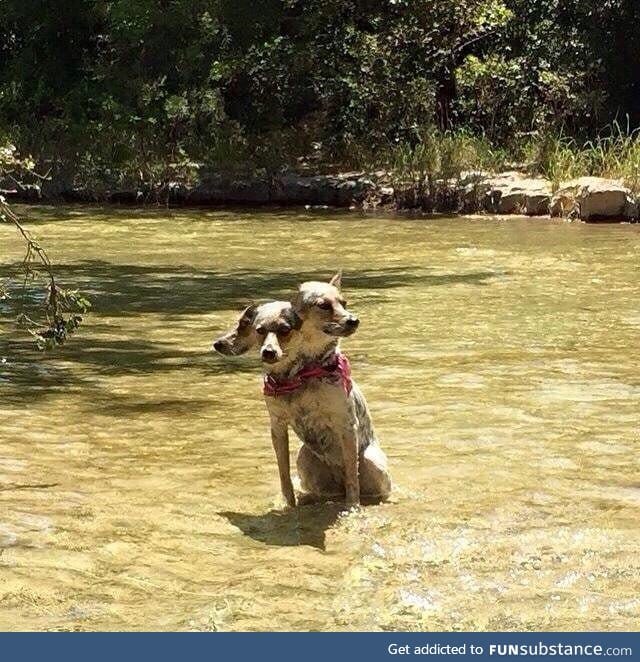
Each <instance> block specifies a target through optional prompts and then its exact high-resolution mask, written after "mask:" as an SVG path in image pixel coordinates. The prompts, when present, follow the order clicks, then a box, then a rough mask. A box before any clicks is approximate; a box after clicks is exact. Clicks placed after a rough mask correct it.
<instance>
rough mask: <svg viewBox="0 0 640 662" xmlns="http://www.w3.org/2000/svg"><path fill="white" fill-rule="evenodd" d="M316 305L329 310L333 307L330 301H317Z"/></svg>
mask: <svg viewBox="0 0 640 662" xmlns="http://www.w3.org/2000/svg"><path fill="white" fill-rule="evenodd" d="M316 306H318V308H321V309H322V310H331V309H332V308H333V305H332V304H331V301H318V303H317V304H316Z"/></svg>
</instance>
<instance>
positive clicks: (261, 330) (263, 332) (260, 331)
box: [256, 326, 267, 336]
mask: <svg viewBox="0 0 640 662" xmlns="http://www.w3.org/2000/svg"><path fill="white" fill-rule="evenodd" d="M256 333H257V334H258V335H259V336H264V335H266V333H267V330H266V329H265V328H264V326H259V327H258V328H257V329H256Z"/></svg>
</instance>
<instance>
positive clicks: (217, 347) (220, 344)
mask: <svg viewBox="0 0 640 662" xmlns="http://www.w3.org/2000/svg"><path fill="white" fill-rule="evenodd" d="M223 347H224V343H223V342H222V340H216V341H215V342H214V343H213V349H215V350H216V352H221V351H222V348H223Z"/></svg>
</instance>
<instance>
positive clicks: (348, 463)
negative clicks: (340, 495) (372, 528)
mask: <svg viewBox="0 0 640 662" xmlns="http://www.w3.org/2000/svg"><path fill="white" fill-rule="evenodd" d="M342 460H343V462H344V487H345V492H346V495H345V502H346V504H347V506H357V505H359V503H360V480H359V478H358V438H357V436H356V433H355V430H354V429H353V428H350V429H349V430H347V431H346V432H345V434H343V435H342Z"/></svg>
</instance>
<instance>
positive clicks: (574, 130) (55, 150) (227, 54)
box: [0, 0, 640, 199]
mask: <svg viewBox="0 0 640 662" xmlns="http://www.w3.org/2000/svg"><path fill="white" fill-rule="evenodd" d="M639 23H640V4H639V3H637V2H634V1H632V0H607V1H606V2H601V1H600V2H595V0H580V1H579V0H569V1H568V2H567V1H565V0H431V1H430V2H418V1H417V0H387V1H385V2H380V1H378V0H323V1H322V2H320V1H319V0H252V1H251V2H249V1H248V0H171V1H166V0H110V1H108V2H103V1H99V0H68V1H67V2H65V3H64V11H62V10H61V6H60V5H59V3H51V2H45V1H44V0H5V2H4V3H3V11H2V14H1V15H0V77H1V79H2V81H3V85H2V89H0V136H7V137H10V138H11V140H12V141H13V142H14V143H15V144H18V145H19V146H20V148H21V149H22V150H23V151H24V152H25V153H31V154H33V155H34V157H35V160H36V163H37V168H38V169H39V170H40V171H43V172H46V171H48V170H49V169H50V168H51V169H52V176H53V178H54V181H55V182H57V183H58V184H59V185H60V186H62V187H65V188H71V187H73V186H76V187H86V188H89V189H91V190H93V191H96V192H97V193H100V192H106V191H108V190H111V189H129V190H137V191H140V192H141V194H142V195H143V196H145V197H151V198H155V199H166V197H167V194H168V191H169V189H170V187H171V186H174V185H181V184H189V183H191V182H193V181H194V180H195V179H197V176H198V166H199V165H201V164H203V165H206V166H207V167H208V168H209V169H214V170H215V169H218V170H226V171H235V170H246V169H247V168H251V169H257V170H260V171H261V172H265V173H267V174H269V173H274V172H276V171H277V170H278V169H280V168H282V167H286V166H289V167H291V166H296V165H297V164H298V163H299V159H300V158H301V157H306V158H307V159H308V157H310V155H313V158H314V159H315V160H316V162H322V163H324V164H333V165H335V166H336V167H339V166H343V165H348V164H351V163H357V162H368V163H371V162H377V163H378V164H381V163H383V162H384V160H385V158H386V157H385V155H386V154H387V153H388V151H389V146H390V145H406V146H407V148H408V149H410V150H413V149H414V148H417V147H418V146H419V145H424V144H425V143H424V132H425V127H430V130H434V129H437V130H439V131H440V132H441V133H443V134H445V135H453V134H456V135H461V133H460V132H465V133H468V134H473V135H474V136H479V137H480V138H479V139H481V140H483V141H484V140H485V139H486V140H488V141H490V142H491V143H492V144H494V145H500V146H501V147H503V148H504V147H510V148H512V149H513V148H514V146H518V145H522V144H523V142H526V141H527V139H528V138H531V139H533V140H538V141H539V138H538V136H543V135H546V136H549V135H553V136H558V135H561V136H565V137H566V140H569V139H575V140H576V141H577V142H578V143H583V142H585V141H588V140H589V139H592V138H593V136H596V135H597V134H598V129H599V128H600V127H601V126H604V125H607V124H610V123H612V122H613V121H614V120H615V119H616V118H618V117H625V116H627V115H628V116H629V117H630V122H631V126H632V127H635V126H637V125H638V123H639V122H640V87H639V85H638V78H637V71H638V69H639V68H640V40H638V39H637V35H636V29H637V28H636V26H637V25H638V24H639ZM562 140H563V141H564V140H565V138H563V139H562ZM561 142H562V141H561ZM565 147H566V145H565ZM458 148H459V146H458V147H456V149H458ZM422 149H427V147H426V146H423V147H420V148H419V150H422ZM419 150H418V151H419ZM545 150H546V152H547V153H549V154H550V155H554V154H555V156H550V158H551V159H552V160H555V161H557V162H558V169H559V170H563V169H571V167H573V166H572V165H571V164H570V163H568V161H570V157H569V155H568V153H567V152H566V150H565V149H564V148H563V146H562V145H556V146H555V147H554V146H553V145H549V146H547V147H544V149H543V151H545ZM425 158H427V157H426V155H425ZM456 158H457V157H456ZM544 158H546V157H544ZM454 160H455V159H454ZM563 160H564V162H563ZM554 167H555V166H554ZM445 169H446V168H445Z"/></svg>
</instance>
